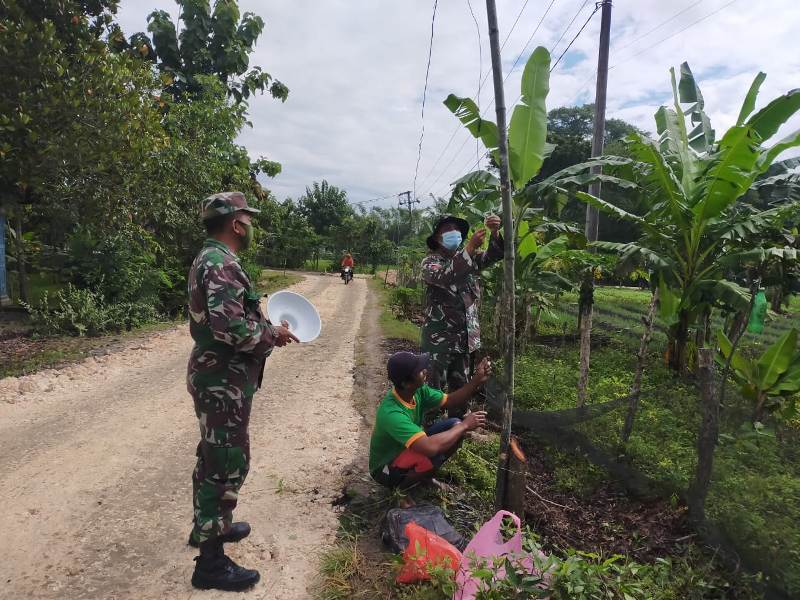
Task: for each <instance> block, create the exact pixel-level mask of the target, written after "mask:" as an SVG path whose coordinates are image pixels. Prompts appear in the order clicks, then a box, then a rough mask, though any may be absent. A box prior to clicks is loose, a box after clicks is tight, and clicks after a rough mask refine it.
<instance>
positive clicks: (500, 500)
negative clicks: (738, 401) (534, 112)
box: [486, 0, 516, 508]
mask: <svg viewBox="0 0 800 600" xmlns="http://www.w3.org/2000/svg"><path fill="white" fill-rule="evenodd" d="M486 15H487V18H488V21H489V46H490V49H491V54H492V75H493V82H494V104H495V112H496V113H497V140H498V145H499V148H498V154H499V155H500V195H501V196H502V200H503V234H504V235H503V237H504V242H505V246H504V253H505V259H504V266H505V269H504V278H503V280H504V285H503V288H504V290H505V296H504V300H505V302H504V305H505V306H504V311H505V314H506V316H507V318H506V319H505V328H504V329H505V335H504V337H505V340H506V347H505V353H504V356H503V358H504V361H503V362H504V364H503V375H504V377H503V386H504V387H505V391H506V395H505V403H504V405H503V421H502V433H501V436H500V456H499V458H498V469H497V486H496V491H495V504H496V505H497V507H498V508H500V507H502V506H503V505H504V504H505V500H506V477H505V469H506V465H507V464H508V451H509V444H510V442H511V415H512V412H513V408H514V346H515V339H516V336H515V332H514V327H515V323H514V315H515V314H516V312H515V311H514V251H515V250H514V221H513V217H512V214H511V210H512V207H511V181H510V178H509V175H508V134H507V131H506V99H505V93H504V91H503V65H502V62H501V58H500V39H499V38H500V29H499V27H498V25H497V6H496V5H495V1H494V0H486Z"/></svg>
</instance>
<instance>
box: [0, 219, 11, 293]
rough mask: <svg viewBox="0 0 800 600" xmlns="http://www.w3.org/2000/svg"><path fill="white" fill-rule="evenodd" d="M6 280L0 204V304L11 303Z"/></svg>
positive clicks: (4, 220) (3, 224)
mask: <svg viewBox="0 0 800 600" xmlns="http://www.w3.org/2000/svg"><path fill="white" fill-rule="evenodd" d="M6 282H7V278H6V213H5V209H4V208H3V207H2V206H0V306H3V305H4V304H10V303H11V299H10V298H9V297H8V284H7V283H6Z"/></svg>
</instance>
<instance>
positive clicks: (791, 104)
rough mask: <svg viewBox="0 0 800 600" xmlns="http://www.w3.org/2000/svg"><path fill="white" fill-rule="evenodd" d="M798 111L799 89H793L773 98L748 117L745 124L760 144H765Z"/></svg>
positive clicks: (799, 106) (799, 105) (799, 108)
mask: <svg viewBox="0 0 800 600" xmlns="http://www.w3.org/2000/svg"><path fill="white" fill-rule="evenodd" d="M798 110H800V89H795V90H792V91H790V92H787V93H785V94H784V95H783V96H778V97H777V98H775V100H773V101H772V102H770V103H769V104H767V105H766V106H765V107H764V108H762V109H761V110H759V111H758V112H757V113H756V114H754V115H753V116H752V117H750V119H749V120H748V121H747V124H748V125H749V126H750V127H752V129H753V131H755V132H756V133H757V134H758V135H759V136H760V137H761V140H760V141H761V142H766V141H767V140H768V139H769V138H771V137H772V136H773V135H775V134H776V133H777V132H778V129H780V127H781V126H782V125H783V124H784V123H786V121H788V120H789V119H790V118H791V117H792V116H793V115H794V114H795V113H796V112H797V111H798Z"/></svg>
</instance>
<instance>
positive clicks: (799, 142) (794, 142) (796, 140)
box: [758, 130, 800, 173]
mask: <svg viewBox="0 0 800 600" xmlns="http://www.w3.org/2000/svg"><path fill="white" fill-rule="evenodd" d="M797 146H800V130H798V131H795V132H794V133H790V134H789V135H787V136H786V137H785V138H783V139H782V140H781V141H780V142H778V143H777V144H775V145H774V146H771V147H770V148H769V149H768V150H764V151H763V152H762V153H761V156H760V157H759V158H758V171H759V173H765V172H766V171H767V170H768V169H769V167H770V166H771V165H772V162H773V161H774V160H775V159H776V158H778V156H779V155H780V154H781V153H782V152H784V151H785V150H788V149H789V148H795V147H797ZM790 160H791V159H790Z"/></svg>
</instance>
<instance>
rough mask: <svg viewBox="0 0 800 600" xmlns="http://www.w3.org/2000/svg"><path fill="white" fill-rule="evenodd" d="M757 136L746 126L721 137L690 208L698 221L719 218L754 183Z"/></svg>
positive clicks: (757, 156)
mask: <svg viewBox="0 0 800 600" xmlns="http://www.w3.org/2000/svg"><path fill="white" fill-rule="evenodd" d="M760 141H761V138H760V136H759V135H758V134H757V133H756V132H755V131H754V130H753V128H752V127H750V126H749V125H746V126H743V127H737V126H734V127H731V128H730V129H729V130H728V131H726V132H725V135H724V136H722V140H720V143H719V149H718V150H717V152H715V153H714V155H713V156H712V158H711V160H710V162H709V168H708V170H707V171H706V173H705V176H704V181H703V185H702V187H701V189H700V199H699V200H698V201H697V202H696V203H695V205H694V206H693V207H692V210H693V211H694V213H695V214H696V215H697V217H698V220H699V221H703V220H705V219H711V218H714V217H717V216H719V215H720V214H721V213H722V212H723V211H724V210H725V209H726V208H728V207H729V206H730V205H731V204H733V203H734V202H735V201H736V199H737V198H739V197H740V196H741V195H742V194H744V193H745V192H746V191H747V190H748V189H749V188H750V185H751V184H752V183H753V180H754V179H755V176H756V172H755V166H756V161H757V160H758V158H759V143H760Z"/></svg>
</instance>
